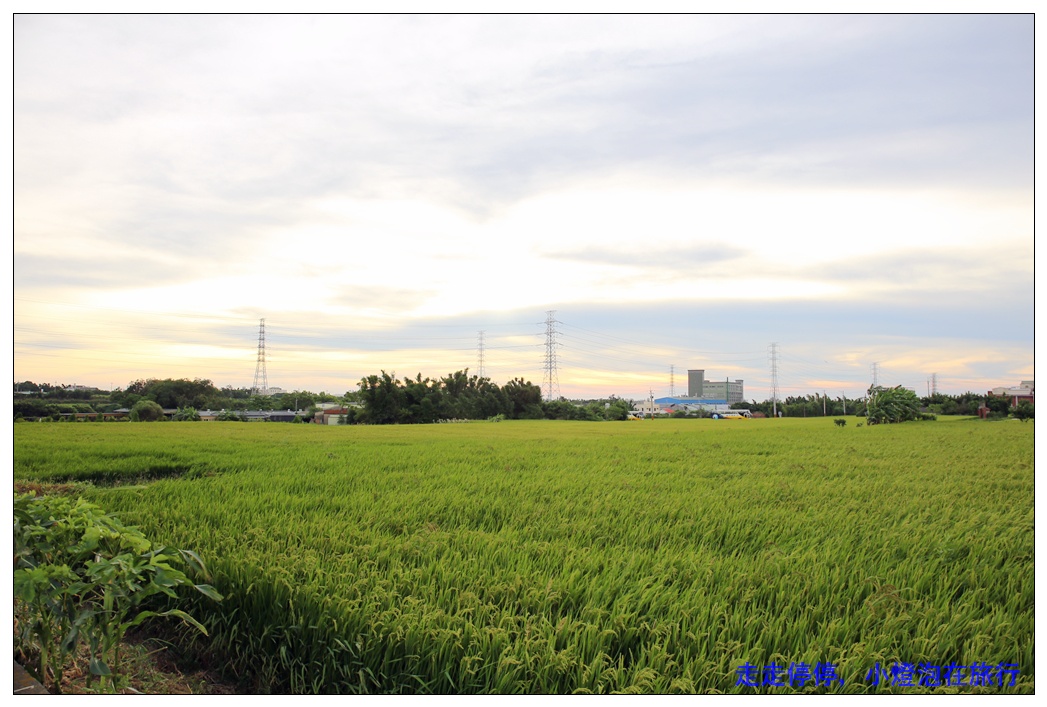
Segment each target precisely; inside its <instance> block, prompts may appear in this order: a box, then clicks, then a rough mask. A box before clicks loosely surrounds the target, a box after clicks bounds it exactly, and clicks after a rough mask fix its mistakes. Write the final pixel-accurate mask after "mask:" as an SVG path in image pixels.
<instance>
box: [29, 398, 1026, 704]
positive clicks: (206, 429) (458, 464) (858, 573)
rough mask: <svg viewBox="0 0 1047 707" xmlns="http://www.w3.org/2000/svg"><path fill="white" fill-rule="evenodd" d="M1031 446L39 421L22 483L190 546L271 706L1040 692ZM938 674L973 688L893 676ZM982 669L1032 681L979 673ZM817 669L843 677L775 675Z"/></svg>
mask: <svg viewBox="0 0 1047 707" xmlns="http://www.w3.org/2000/svg"><path fill="white" fill-rule="evenodd" d="M1032 437H1033V434H1032V429H1031V428H1030V427H1029V426H1026V425H1019V424H1015V423H1005V422H1001V423H985V422H980V421H970V420H940V421H938V422H929V423H921V424H913V425H879V426H875V427H864V428H857V427H856V426H848V427H844V428H842V429H841V428H839V427H837V426H836V425H834V423H833V421H832V420H831V419H829V418H821V419H808V420H803V419H782V420H759V421H757V420H754V421H747V422H745V423H744V424H731V425H724V424H722V423H719V424H718V423H717V422H716V421H707V420H664V421H648V422H641V423H633V422H630V423H620V424H606V425H597V426H594V425H587V424H585V423H572V422H554V421H512V422H506V423H504V424H500V425H487V424H465V425H432V426H410V427H406V426H405V427H396V426H389V427H360V426H354V427H320V426H312V425H276V424H268V425H267V424H257V425H244V424H223V423H199V424H192V425H134V426H132V425H98V426H90V425H82V426H78V425H20V426H17V427H16V430H15V478H16V479H36V480H68V479H77V478H80V479H94V480H98V481H102V482H104V483H103V484H102V485H98V486H94V487H89V495H90V498H91V500H92V501H93V502H95V503H97V504H99V505H100V506H101V507H103V508H105V509H106V510H108V511H111V512H118V513H119V514H120V517H121V518H123V519H125V521H126V522H129V523H133V524H135V525H138V526H140V527H142V529H143V530H144V531H145V532H146V533H147V534H148V535H149V536H150V537H153V538H155V539H156V540H157V542H162V543H165V544H170V545H173V546H176V547H193V548H194V549H197V550H198V552H199V553H200V554H201V555H202V556H203V557H204V558H205V559H206V561H207V562H208V567H209V569H210V570H211V573H212V576H213V584H214V586H215V588H216V590H217V591H219V592H221V593H222V594H223V595H224V596H225V599H224V601H223V602H222V603H221V604H214V603H213V602H206V601H204V600H203V598H198V599H196V600H195V603H193V604H192V605H191V606H190V607H189V608H188V609H187V610H188V611H190V613H192V615H193V616H196V617H198V618H199V619H200V620H201V622H202V623H204V625H206V626H207V629H208V632H209V634H210V637H209V638H207V639H206V640H205V639H202V638H196V637H191V636H187V638H186V640H187V641H195V642H196V643H197V645H198V648H199V649H200V650H201V651H207V652H208V653H209V654H211V655H215V656H220V657H221V661H222V663H223V665H224V666H225V668H226V670H227V672H228V673H229V674H231V675H233V676H239V677H240V678H241V679H243V680H245V681H248V682H249V684H250V686H251V689H253V690H256V691H259V692H294V693H498V694H508V693H530V694H533V693H616V692H621V693H629V692H632V693H637V692H638V693H673V692H685V693H689V692H703V693H708V692H726V693H753V692H760V693H764V692H767V693H771V692H773V693H790V692H845V693H862V692H875V693H900V694H917V693H935V694H937V693H949V692H963V693H986V694H997V693H1012V692H1024V693H1029V692H1032V691H1033V689H1034V663H1033V656H1034V647H1033V643H1034V640H1033V618H1034V601H1033V503H1032V498H1033V447H1032ZM161 465H166V468H169V469H177V470H178V471H176V472H172V473H169V474H166V475H165V474H156V473H152V472H150V470H153V469H156V468H158V467H160V466H161ZM121 479H124V480H127V481H128V483H125V484H120V483H114V482H119V481H120V480H121ZM146 482H148V483H146ZM921 663H922V664H924V665H928V666H929V665H934V666H942V667H945V666H949V665H964V666H967V668H968V671H967V673H965V675H966V676H967V683H966V684H963V685H958V684H953V685H949V684H934V683H933V682H932V681H930V680H929V679H924V680H923V681H922V683H921V682H920V681H914V683H915V684H913V685H906V684H905V683H904V681H899V680H898V679H897V678H898V675H897V674H895V675H890V674H889V673H890V670H891V668H892V666H898V665H902V666H905V665H919V664H921ZM988 664H992V665H994V666H1017V667H1015V668H1009V669H1008V670H1009V672H1008V673H1007V675H1006V677H1007V678H1008V679H1007V680H1004V681H1003V682H1004V684H1003V685H1002V686H1001V685H999V684H997V683H998V682H1000V681H997V680H995V678H994V681H993V683H992V684H991V685H982V684H978V683H976V684H974V685H973V686H972V685H971V684H970V683H971V681H972V680H973V678H972V677H971V675H972V674H973V672H972V669H971V666H976V665H988ZM745 665H751V666H756V667H757V668H758V669H759V671H760V675H761V684H760V685H759V686H755V687H754V686H750V685H746V684H744V682H743V684H739V675H740V673H739V668H741V667H742V666H745ZM819 665H820V666H821V669H823V673H822V676H823V677H824V675H825V673H824V670H825V668H826V666H827V665H831V666H833V670H835V672H836V673H838V674H839V675H840V676H842V681H828V682H825V681H823V682H821V683H812V681H801V680H799V679H797V680H794V681H792V682H790V683H787V684H784V685H782V686H770V685H767V684H763V680H762V678H763V672H764V669H765V668H771V667H773V666H781V667H782V669H783V670H785V669H787V667H788V666H811V667H812V670H813V668H814V667H815V666H819ZM875 666H880V668H882V669H883V670H884V671H887V673H888V676H887V678H886V679H880V680H878V681H877V682H876V683H875V684H874V682H873V677H875V676H872V675H871V674H870V671H871V670H873V669H874V667H875ZM773 672H774V671H773V670H771V671H770V672H769V673H768V674H770V673H773ZM1000 673H1001V670H997V671H996V673H994V675H996V677H1002V675H1001V674H1000ZM1011 678H1013V680H1014V685H1011V684H1010V681H1011V680H1010V679H1011Z"/></svg>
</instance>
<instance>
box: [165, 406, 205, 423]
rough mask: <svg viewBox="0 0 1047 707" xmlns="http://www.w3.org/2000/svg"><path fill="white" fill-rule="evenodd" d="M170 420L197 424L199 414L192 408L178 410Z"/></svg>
mask: <svg viewBox="0 0 1047 707" xmlns="http://www.w3.org/2000/svg"><path fill="white" fill-rule="evenodd" d="M171 419H172V420H175V421H177V422H199V421H200V413H198V412H197V411H196V408H194V407H184V408H178V412H176V413H175V414H174V417H173V418H171Z"/></svg>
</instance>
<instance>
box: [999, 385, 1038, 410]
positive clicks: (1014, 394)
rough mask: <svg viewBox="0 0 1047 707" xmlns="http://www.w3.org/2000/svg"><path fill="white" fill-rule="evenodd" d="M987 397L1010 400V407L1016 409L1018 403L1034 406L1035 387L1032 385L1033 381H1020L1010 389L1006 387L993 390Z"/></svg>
mask: <svg viewBox="0 0 1047 707" xmlns="http://www.w3.org/2000/svg"><path fill="white" fill-rule="evenodd" d="M988 395H992V396H995V397H1008V398H1010V399H1011V407H1012V408H1016V407H1018V403H1022V402H1028V403H1034V404H1035V402H1036V399H1035V397H1036V386H1035V385H1034V381H1022V382H1021V383H1019V384H1018V385H1017V386H1015V387H1012V388H1008V387H1006V386H1000V387H998V388H993V389H992V390H990V391H989V392H988Z"/></svg>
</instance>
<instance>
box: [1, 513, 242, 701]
mask: <svg viewBox="0 0 1047 707" xmlns="http://www.w3.org/2000/svg"><path fill="white" fill-rule="evenodd" d="M14 553H15V571H14V593H15V598H16V613H15V616H16V626H17V628H18V631H17V632H16V634H15V653H16V655H18V654H20V655H21V658H22V660H23V661H24V663H25V666H26V669H27V670H29V672H30V673H32V674H33V675H34V677H36V679H37V680H39V681H40V682H41V683H43V684H44V685H45V686H49V687H50V688H51V689H52V690H54V691H60V690H61V682H62V673H63V671H64V669H65V667H66V664H67V663H68V661H69V659H70V657H71V656H73V655H75V653H76V649H77V647H78V646H79V645H81V644H86V645H87V646H88V648H89V651H90V672H91V675H93V676H95V677H98V678H99V679H100V680H101V682H102V687H103V688H104V689H112V690H115V689H116V688H117V687H118V684H117V683H118V677H117V673H116V671H117V670H118V669H119V658H120V656H119V649H120V642H121V640H122V639H123V637H124V634H125V633H126V631H127V629H129V628H131V627H133V626H137V625H139V624H140V623H142V622H143V621H145V620H146V619H148V618H150V617H153V616H174V617H177V618H180V619H182V620H183V621H184V622H186V623H188V624H190V625H192V626H194V627H196V628H197V629H198V630H199V631H201V632H202V633H204V634H205V635H206V634H207V631H206V630H205V629H204V627H203V626H202V625H201V624H200V623H199V622H198V621H197V620H196V619H194V618H193V617H191V616H190V615H189V614H187V613H185V612H184V611H181V610H179V609H171V610H168V611H152V610H148V609H145V608H144V607H145V604H146V600H148V599H149V598H150V597H154V596H155V595H158V594H164V595H167V596H169V597H175V596H177V595H176V592H175V590H176V589H177V587H179V586H182V585H189V586H192V587H193V588H194V589H196V590H197V591H199V592H200V593H202V594H204V595H205V596H208V597H210V598H212V599H214V600H216V601H221V599H222V597H221V595H219V594H218V593H217V592H216V591H215V590H214V588H213V587H211V586H210V585H207V584H193V583H192V582H191V581H190V580H189V578H188V577H187V576H186V574H185V573H184V572H183V571H182V570H181V569H179V567H183V568H186V569H189V570H190V571H193V572H195V573H198V574H200V575H201V576H206V569H205V568H204V564H203V562H202V561H201V560H200V558H199V557H198V556H197V555H196V554H195V553H193V552H190V551H188V550H175V549H171V548H165V547H160V548H153V547H152V544H151V543H150V542H149V541H148V540H147V539H146V538H145V536H143V535H142V534H141V532H139V531H138V530H137V529H136V528H132V527H128V526H124V525H123V524H121V523H120V522H119V521H118V520H117V519H116V518H114V517H112V516H110V515H107V514H105V513H104V512H102V510H101V509H100V508H98V507H97V506H95V505H92V504H90V503H87V502H86V501H84V500H83V499H77V500H76V501H75V502H74V501H73V500H71V499H69V498H67V497H61V496H59V497H41V498H35V497H33V496H32V495H31V494H26V495H19V494H15V503H14Z"/></svg>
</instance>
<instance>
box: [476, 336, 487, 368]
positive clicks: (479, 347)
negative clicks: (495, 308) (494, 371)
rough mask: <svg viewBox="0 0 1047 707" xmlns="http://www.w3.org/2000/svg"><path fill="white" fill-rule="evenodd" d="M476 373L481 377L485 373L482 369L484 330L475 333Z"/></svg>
mask: <svg viewBox="0 0 1047 707" xmlns="http://www.w3.org/2000/svg"><path fill="white" fill-rule="evenodd" d="M476 374H477V375H478V376H480V377H481V378H483V377H484V376H486V375H487V374H486V372H485V371H484V332H482V331H479V332H477V333H476Z"/></svg>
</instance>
